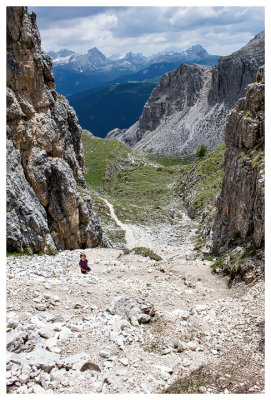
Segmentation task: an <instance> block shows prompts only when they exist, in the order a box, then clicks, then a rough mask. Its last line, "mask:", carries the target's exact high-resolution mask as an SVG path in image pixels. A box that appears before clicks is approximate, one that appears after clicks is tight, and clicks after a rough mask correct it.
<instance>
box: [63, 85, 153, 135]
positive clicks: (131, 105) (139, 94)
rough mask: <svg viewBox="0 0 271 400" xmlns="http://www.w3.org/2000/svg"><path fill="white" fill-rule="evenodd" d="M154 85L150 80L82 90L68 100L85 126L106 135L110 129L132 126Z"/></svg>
mask: <svg viewBox="0 0 271 400" xmlns="http://www.w3.org/2000/svg"><path fill="white" fill-rule="evenodd" d="M154 87H155V84H153V83H146V82H135V83H124V84H117V85H111V86H107V87H104V88H99V89H92V90H87V91H85V92H80V93H77V94H75V95H73V96H69V97H68V100H69V102H70V104H71V106H73V107H74V109H75V111H76V113H77V115H78V118H79V122H80V125H81V126H82V128H84V129H88V130H90V131H91V132H92V133H93V134H94V135H95V136H99V137H105V136H106V134H107V133H108V132H109V131H110V130H112V129H114V128H120V129H125V128H129V127H130V126H131V125H132V124H133V123H134V122H136V121H137V120H138V118H139V117H140V115H141V113H142V110H143V107H144V104H145V103H146V101H147V99H148V98H149V96H150V94H151V92H152V90H153V89H154Z"/></svg>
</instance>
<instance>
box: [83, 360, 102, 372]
mask: <svg viewBox="0 0 271 400" xmlns="http://www.w3.org/2000/svg"><path fill="white" fill-rule="evenodd" d="M87 370H91V371H97V372H101V369H100V367H99V366H98V365H97V364H94V363H93V362H90V361H87V362H85V363H84V364H83V365H82V367H81V368H80V371H81V372H84V371H87Z"/></svg>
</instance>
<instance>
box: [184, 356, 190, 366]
mask: <svg viewBox="0 0 271 400" xmlns="http://www.w3.org/2000/svg"><path fill="white" fill-rule="evenodd" d="M182 365H183V366H184V367H189V365H191V361H190V360H188V358H184V359H183V360H182Z"/></svg>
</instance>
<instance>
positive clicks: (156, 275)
mask: <svg viewBox="0 0 271 400" xmlns="http://www.w3.org/2000/svg"><path fill="white" fill-rule="evenodd" d="M122 228H123V229H125V226H124V227H122ZM196 228H197V226H196V224H195V222H193V221H191V220H190V219H189V218H188V217H187V216H186V215H185V214H184V213H180V214H179V217H178V218H177V219H175V221H174V223H172V224H166V223H164V224H157V225H153V226H151V227H143V226H133V225H129V229H130V234H131V233H132V237H133V243H132V244H133V245H136V246H145V247H150V248H151V249H152V250H154V251H155V252H156V253H157V254H159V255H160V256H161V257H162V260H161V261H158V262H157V261H154V260H151V259H149V258H146V257H143V256H139V255H134V254H124V251H123V250H119V249H113V248H108V249H103V248H96V249H87V250H86V253H87V258H88V260H89V266H90V267H91V272H90V273H89V274H88V275H82V274H81V273H80V269H79V266H78V262H79V254H80V250H74V251H63V252H61V253H58V254H57V255H55V256H48V255H43V256H22V257H17V258H15V257H9V258H8V261H7V268H8V271H7V307H8V311H7V331H8V332H7V349H8V355H7V384H8V386H7V387H8V392H9V393H43V392H44V393H99V392H102V393H162V392H166V393H262V392H263V390H264V386H263V385H264V338H263V334H264V283H263V281H258V282H256V284H253V285H245V284H244V283H241V284H234V285H233V286H232V288H231V289H228V286H227V279H226V278H224V277H221V276H218V275H214V274H212V273H211V269H210V268H209V265H210V262H209V261H204V260H202V259H201V258H197V257H196V256H195V251H194V242H193V241H194V234H195V230H196ZM146 244H147V245H146ZM120 297H123V298H125V299H124V300H123V301H124V303H125V304H124V308H121V307H119V309H118V308H116V304H118V299H119V298H120ZM139 303H140V304H141V306H142V309H144V310H147V309H148V307H149V306H150V305H153V306H154V309H155V315H154V316H148V315H147V314H143V315H144V316H145V317H146V315H147V316H148V318H150V319H151V321H150V322H149V323H142V320H141V323H139V322H138V319H137V318H138V314H137V313H138V311H137V312H136V311H135V310H136V307H137V305H138V304H139ZM114 305H115V307H114ZM129 307H130V308H129ZM114 310H115V311H114ZM125 312H126V314H125ZM145 312H146V313H147V311H145ZM133 313H134V314H133Z"/></svg>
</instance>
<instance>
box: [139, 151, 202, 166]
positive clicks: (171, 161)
mask: <svg viewBox="0 0 271 400" xmlns="http://www.w3.org/2000/svg"><path fill="white" fill-rule="evenodd" d="M146 158H147V159H148V160H150V161H153V162H157V163H158V164H161V165H163V166H164V167H172V166H175V165H184V166H185V165H186V166H191V165H192V163H193V161H194V160H195V156H194V155H190V156H184V157H166V156H162V155H158V154H147V155H146Z"/></svg>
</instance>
